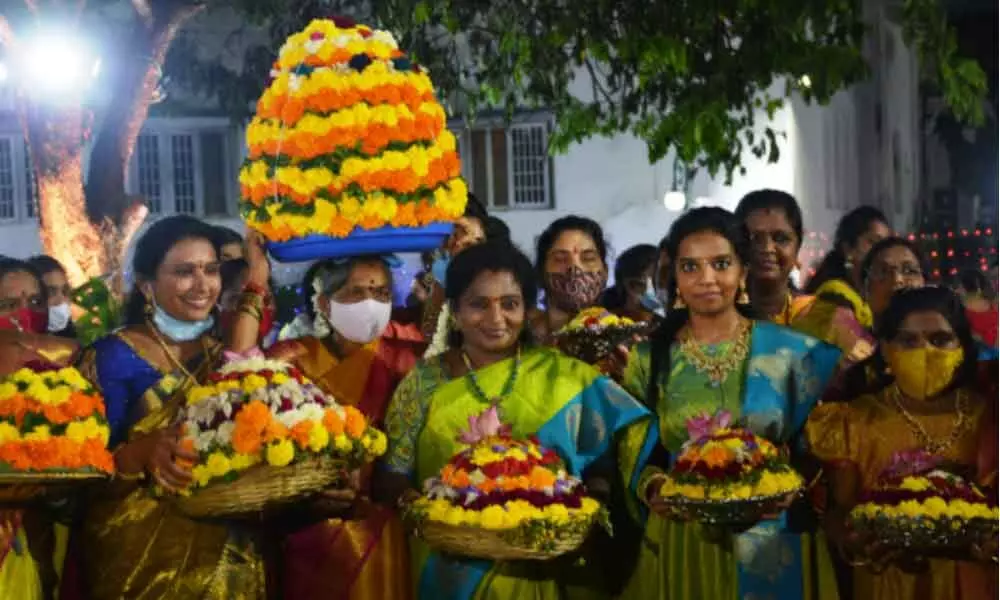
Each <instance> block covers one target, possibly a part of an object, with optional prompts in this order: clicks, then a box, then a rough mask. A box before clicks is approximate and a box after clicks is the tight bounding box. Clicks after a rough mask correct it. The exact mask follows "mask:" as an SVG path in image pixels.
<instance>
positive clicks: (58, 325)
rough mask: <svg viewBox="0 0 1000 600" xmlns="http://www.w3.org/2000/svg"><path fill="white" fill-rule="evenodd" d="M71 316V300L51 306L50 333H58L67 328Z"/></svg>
mask: <svg viewBox="0 0 1000 600" xmlns="http://www.w3.org/2000/svg"><path fill="white" fill-rule="evenodd" d="M70 317H71V307H70V304H69V302H63V303H62V304H58V305H56V306H50V307H49V333H56V332H59V331H62V330H63V329H66V326H67V325H69V320H70Z"/></svg>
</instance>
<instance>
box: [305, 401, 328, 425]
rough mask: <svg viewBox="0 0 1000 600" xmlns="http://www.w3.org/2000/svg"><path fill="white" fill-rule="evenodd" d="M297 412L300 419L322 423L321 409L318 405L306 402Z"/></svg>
mask: <svg viewBox="0 0 1000 600" xmlns="http://www.w3.org/2000/svg"><path fill="white" fill-rule="evenodd" d="M299 412H301V413H302V418H303V419H304V420H306V421H314V422H315V421H318V422H322V421H323V407H322V406H320V405H319V404H315V403H312V402H307V403H306V404H303V405H302V407H301V408H299Z"/></svg>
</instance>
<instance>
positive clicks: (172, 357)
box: [146, 321, 208, 381]
mask: <svg viewBox="0 0 1000 600" xmlns="http://www.w3.org/2000/svg"><path fill="white" fill-rule="evenodd" d="M146 326H147V327H149V330H150V331H151V332H152V333H153V340H155V341H156V343H157V344H158V345H159V346H160V350H163V353H164V354H165V355H166V356H167V360H169V361H170V362H171V363H173V366H174V367H176V368H177V369H178V370H179V371H180V372H181V373H183V374H184V375H185V376H186V377H187V378H188V379H190V380H191V381H197V379H195V376H194V375H192V374H191V371H188V369H187V367H185V366H184V363H182V362H181V360H180V359H179V358H177V356H176V355H175V354H174V353H173V351H171V350H170V346H168V345H167V342H166V340H164V339H163V336H161V335H160V332H159V330H158V329H156V325H153V324H152V323H150V322H149V321H146ZM200 342H201V349H202V352H204V353H205V355H206V356H207V355H208V344H207V343H206V342H205V336H201V338H200Z"/></svg>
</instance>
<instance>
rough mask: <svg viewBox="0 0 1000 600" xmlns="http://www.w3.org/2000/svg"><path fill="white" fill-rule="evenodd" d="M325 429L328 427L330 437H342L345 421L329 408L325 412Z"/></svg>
mask: <svg viewBox="0 0 1000 600" xmlns="http://www.w3.org/2000/svg"><path fill="white" fill-rule="evenodd" d="M323 427H326V430H327V431H328V432H330V435H340V434H342V433H344V420H343V419H341V418H340V415H338V414H337V411H335V410H333V409H332V408H328V409H326V411H324V412H323Z"/></svg>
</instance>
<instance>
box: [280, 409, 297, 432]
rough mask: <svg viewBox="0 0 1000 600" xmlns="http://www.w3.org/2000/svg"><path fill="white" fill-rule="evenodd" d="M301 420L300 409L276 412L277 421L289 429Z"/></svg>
mask: <svg viewBox="0 0 1000 600" xmlns="http://www.w3.org/2000/svg"><path fill="white" fill-rule="evenodd" d="M302 420H303V417H302V411H300V410H297V409H293V410H289V411H285V412H283V413H278V421H279V422H280V423H281V424H282V425H284V426H285V427H287V428H289V429H291V428H292V427H295V426H296V425H298V424H299V423H300V422H301V421H302Z"/></svg>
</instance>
